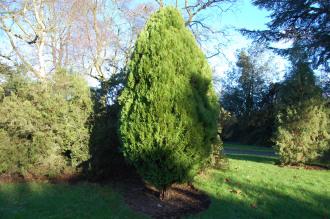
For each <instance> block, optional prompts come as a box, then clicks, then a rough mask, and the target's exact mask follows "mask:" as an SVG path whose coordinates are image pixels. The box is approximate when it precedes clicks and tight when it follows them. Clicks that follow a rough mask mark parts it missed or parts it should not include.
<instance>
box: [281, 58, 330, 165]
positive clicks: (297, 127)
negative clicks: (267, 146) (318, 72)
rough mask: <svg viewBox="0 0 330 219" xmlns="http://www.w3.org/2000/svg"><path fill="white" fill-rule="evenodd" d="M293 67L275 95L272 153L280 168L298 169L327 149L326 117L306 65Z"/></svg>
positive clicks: (303, 62) (328, 136) (311, 74)
mask: <svg viewBox="0 0 330 219" xmlns="http://www.w3.org/2000/svg"><path fill="white" fill-rule="evenodd" d="M294 64H295V65H294V67H293V70H292V72H291V75H290V76H289V78H288V79H287V80H286V81H285V83H284V84H283V86H282V87H281V90H280V93H279V95H280V97H279V98H280V102H279V106H278V113H277V131H276V135H275V143H276V146H275V149H276V150H277V152H278V154H279V155H280V160H281V162H282V163H283V164H295V165H297V164H298V165H300V164H304V163H306V162H310V161H312V160H314V159H316V158H318V157H319V156H320V155H321V154H322V153H323V151H324V150H326V149H327V148H328V147H329V144H328V143H329V139H330V133H329V129H328V127H329V115H328V114H327V111H326V107H325V102H324V100H323V98H322V91H321V89H320V88H319V87H318V86H317V85H316V83H315V77H314V74H313V71H312V70H311V69H310V67H309V65H308V63H307V62H305V61H301V60H300V61H297V62H295V63H294Z"/></svg>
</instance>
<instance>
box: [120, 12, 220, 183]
mask: <svg viewBox="0 0 330 219" xmlns="http://www.w3.org/2000/svg"><path fill="white" fill-rule="evenodd" d="M128 71H129V72H128V81H127V84H126V87H125V88H124V90H123V92H122V95H121V97H120V101H121V104H122V111H121V118H120V122H121V126H120V133H121V137H122V141H123V151H124V155H125V156H126V158H127V159H128V160H129V161H130V162H131V163H132V164H133V165H134V166H135V167H136V168H137V170H138V172H139V173H140V175H141V176H142V177H143V178H144V179H146V180H147V181H149V182H150V183H152V184H154V185H155V186H156V187H158V188H162V189H164V188H166V187H167V186H169V185H171V184H172V183H174V182H182V181H186V180H189V179H190V178H191V176H193V175H195V173H196V172H197V171H198V169H199V168H200V167H201V165H202V164H203V163H205V161H206V160H207V159H209V157H210V153H211V144H212V143H214V142H216V133H217V117H218V109H219V106H218V104H217V97H216V95H215V92H214V90H213V87H212V81H211V80H212V76H211V70H210V67H209V65H208V63H207V61H206V59H205V56H204V55H203V53H202V52H201V50H200V48H199V47H198V46H197V44H196V42H195V39H194V37H193V35H192V34H191V32H189V31H188V30H187V29H186V27H185V25H184V21H183V19H182V17H181V15H180V13H179V12H178V11H177V10H176V9H174V8H171V7H169V8H163V9H160V10H159V11H158V12H156V13H155V14H154V15H152V16H151V18H150V20H149V21H148V22H147V25H146V27H145V29H144V30H143V31H142V32H141V34H140V36H139V38H138V39H137V42H136V45H135V50H134V52H133V54H132V58H131V61H130V63H129V65H128Z"/></svg>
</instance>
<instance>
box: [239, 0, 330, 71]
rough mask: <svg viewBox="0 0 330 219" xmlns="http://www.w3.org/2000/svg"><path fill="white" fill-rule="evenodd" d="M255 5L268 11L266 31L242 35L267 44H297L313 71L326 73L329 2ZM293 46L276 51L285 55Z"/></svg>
mask: <svg viewBox="0 0 330 219" xmlns="http://www.w3.org/2000/svg"><path fill="white" fill-rule="evenodd" d="M252 2H253V4H254V5H256V6H258V7H260V8H263V9H266V10H269V11H271V14H270V18H271V21H270V22H269V23H268V24H267V26H268V29H266V30H258V31H251V30H246V29H243V30H242V32H243V33H245V34H247V35H249V36H251V37H252V38H253V39H257V40H258V41H259V42H260V41H262V42H265V43H267V44H270V43H272V42H280V41H282V40H290V41H294V42H296V43H299V48H300V49H301V50H304V51H305V52H306V54H307V55H308V57H309V59H311V60H313V63H312V64H313V67H315V68H318V67H320V66H323V67H324V68H326V69H327V70H328V71H329V69H330V66H329V64H330V63H329V62H330V60H329V58H330V44H329V42H330V35H329V31H330V30H329V24H330V16H329V14H330V9H329V8H330V2H329V1H328V0H299V1H296V0H253V1H252ZM295 47H296V46H294V47H292V48H288V49H281V50H279V51H280V52H281V53H284V54H288V53H290V52H291V51H292V50H295V49H296V48H295Z"/></svg>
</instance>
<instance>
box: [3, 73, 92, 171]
mask: <svg viewBox="0 0 330 219" xmlns="http://www.w3.org/2000/svg"><path fill="white" fill-rule="evenodd" d="M2 88H3V90H4V92H3V93H4V94H5V95H4V97H3V98H2V99H0V161H1V162H0V173H4V172H5V173H21V174H23V175H24V174H35V175H55V174H59V173H60V172H62V171H65V170H68V169H73V168H76V167H77V166H78V165H79V164H81V163H82V162H83V161H86V160H87V159H88V158H89V151H88V143H89V126H88V118H89V116H90V113H91V110H92V103H91V99H90V91H89V87H88V86H87V83H86V81H84V80H83V79H82V78H81V77H80V76H78V75H74V74H68V73H66V72H65V71H58V72H56V73H55V74H54V75H53V76H52V78H51V79H49V80H46V81H43V82H42V83H41V82H36V81H33V80H29V79H28V78H24V77H22V76H20V75H18V76H13V75H12V76H11V77H8V78H7V79H6V80H5V82H4V83H3V84H2Z"/></svg>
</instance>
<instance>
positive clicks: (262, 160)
mask: <svg viewBox="0 0 330 219" xmlns="http://www.w3.org/2000/svg"><path fill="white" fill-rule="evenodd" d="M227 157H228V158H231V159H233V160H241V161H244V160H245V161H253V162H258V163H267V164H277V163H278V162H279V161H278V158H277V157H272V156H258V155H250V154H228V155H227Z"/></svg>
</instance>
